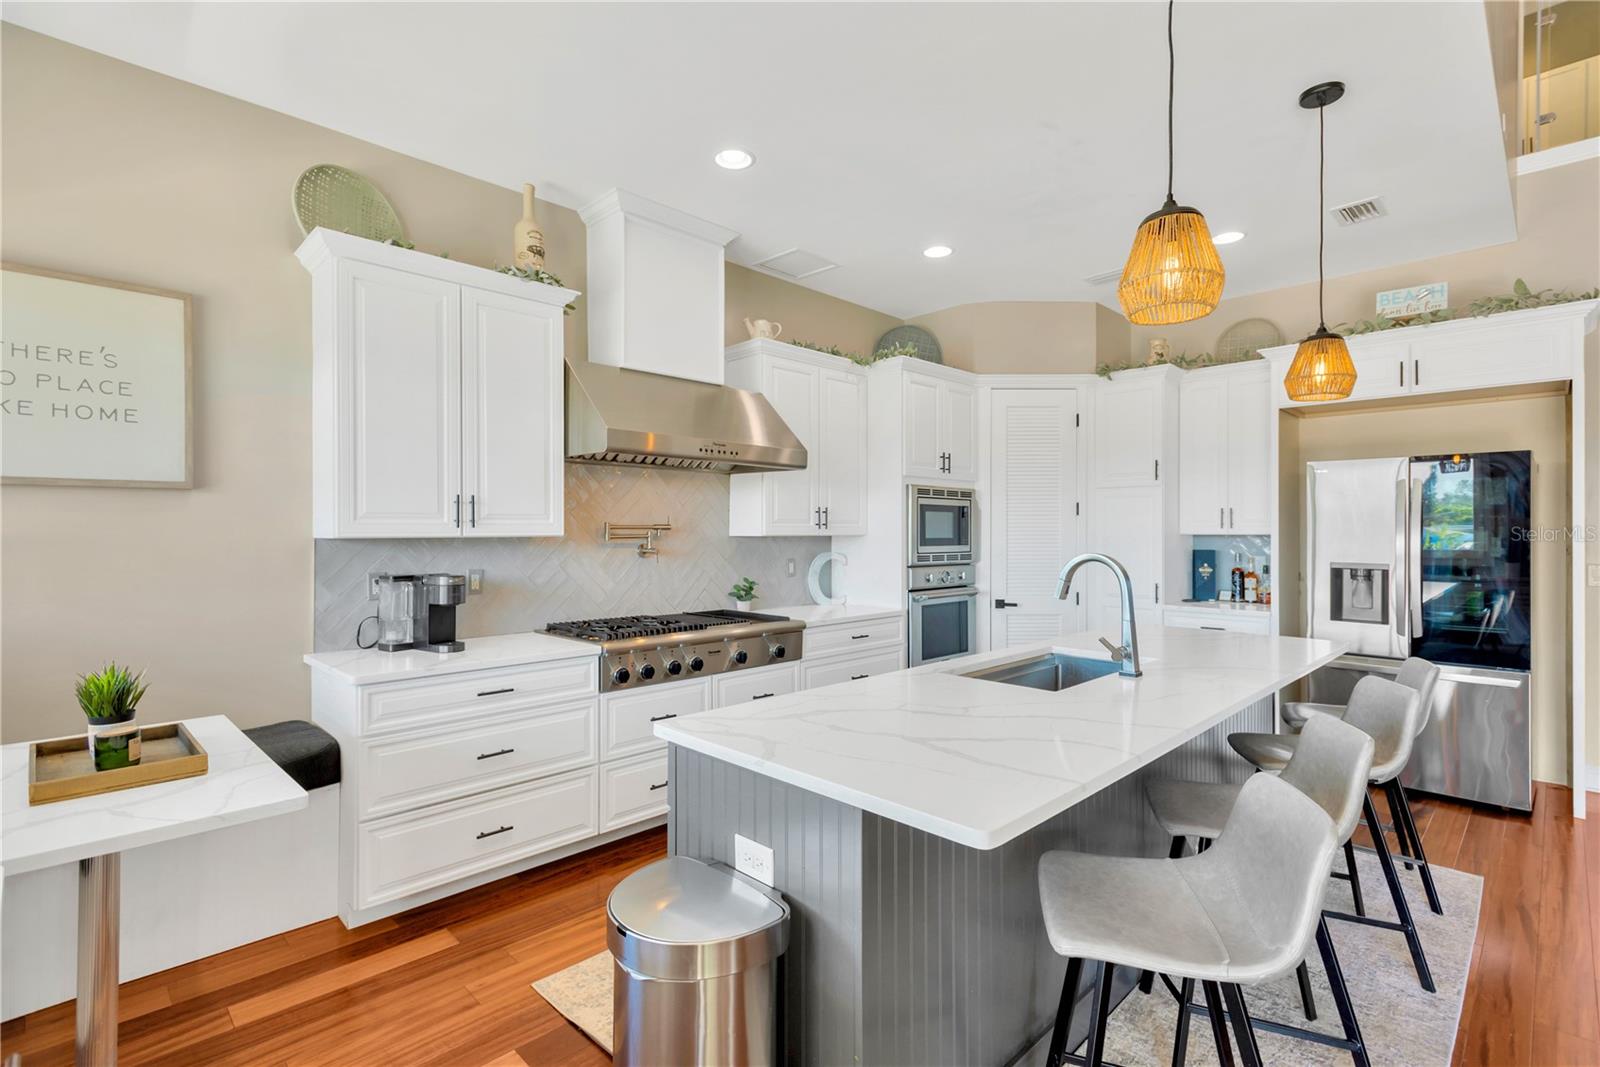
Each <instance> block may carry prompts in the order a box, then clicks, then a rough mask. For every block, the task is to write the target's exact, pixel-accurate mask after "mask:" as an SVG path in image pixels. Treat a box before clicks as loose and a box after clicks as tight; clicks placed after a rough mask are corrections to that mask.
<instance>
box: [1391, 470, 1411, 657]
mask: <svg viewBox="0 0 1600 1067" xmlns="http://www.w3.org/2000/svg"><path fill="white" fill-rule="evenodd" d="M1410 478H1411V463H1410V461H1409V460H1401V461H1400V473H1399V474H1398V475H1397V476H1396V477H1395V483H1394V574H1393V575H1392V576H1391V577H1390V581H1389V631H1390V636H1391V637H1392V638H1393V640H1394V643H1395V648H1394V650H1393V651H1394V653H1395V654H1396V655H1398V656H1400V657H1401V658H1402V659H1404V658H1405V657H1406V656H1407V655H1409V654H1410V652H1411V630H1410V612H1409V610H1408V608H1407V606H1406V592H1407V590H1408V589H1409V588H1410V577H1409V574H1408V564H1407V560H1408V558H1409V557H1408V555H1407V545H1406V531H1407V530H1408V529H1409V528H1410V522H1409V518H1410V514H1409V512H1408V511H1407V507H1408V505H1409V503H1410V499H1411V480H1410Z"/></svg>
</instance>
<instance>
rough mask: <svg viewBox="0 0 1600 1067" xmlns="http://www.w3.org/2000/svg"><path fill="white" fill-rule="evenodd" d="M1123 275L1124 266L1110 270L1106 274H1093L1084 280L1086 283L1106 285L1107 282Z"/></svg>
mask: <svg viewBox="0 0 1600 1067" xmlns="http://www.w3.org/2000/svg"><path fill="white" fill-rule="evenodd" d="M1121 277H1122V268H1121V267H1118V268H1117V269H1116V270H1108V271H1106V272H1105V273H1104V274H1091V275H1089V276H1088V277H1087V278H1085V279H1084V280H1083V281H1084V284H1085V285H1104V284H1106V283H1107V282H1114V281H1116V280H1118V279H1119V278H1121Z"/></svg>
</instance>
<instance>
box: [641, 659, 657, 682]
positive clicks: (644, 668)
mask: <svg viewBox="0 0 1600 1067" xmlns="http://www.w3.org/2000/svg"><path fill="white" fill-rule="evenodd" d="M655 676H656V668H655V664H653V663H644V664H640V666H639V677H640V678H642V679H644V680H645V681H647V682H648V681H649V680H650V679H652V678H654V677H655Z"/></svg>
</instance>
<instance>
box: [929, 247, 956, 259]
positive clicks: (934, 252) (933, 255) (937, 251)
mask: <svg viewBox="0 0 1600 1067" xmlns="http://www.w3.org/2000/svg"><path fill="white" fill-rule="evenodd" d="M950 252H951V249H950V248H949V247H948V246H947V245H934V246H933V247H931V248H924V249H923V250H922V254H923V255H925V256H927V257H928V258H929V259H943V258H944V257H945V256H948V255H949V254H950Z"/></svg>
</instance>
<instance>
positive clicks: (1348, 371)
mask: <svg viewBox="0 0 1600 1067" xmlns="http://www.w3.org/2000/svg"><path fill="white" fill-rule="evenodd" d="M1343 95H1344V82H1323V83H1322V84H1320V85H1313V86H1312V87H1311V88H1309V89H1307V90H1306V91H1305V92H1303V93H1301V94H1300V106H1301V107H1304V108H1313V107H1314V108H1316V109H1317V140H1318V147H1317V329H1316V331H1315V332H1314V333H1312V335H1311V336H1310V337H1307V338H1306V339H1305V340H1304V341H1301V342H1300V347H1299V348H1296V349H1295V350H1294V362H1292V363H1290V364H1289V373H1288V374H1286V375H1284V379H1283V389H1284V392H1286V393H1287V394H1289V399H1290V400H1299V401H1302V402H1313V403H1314V402H1317V401H1326V400H1343V399H1345V398H1346V397H1348V396H1349V395H1350V390H1352V389H1354V388H1355V385H1356V365H1355V362H1354V361H1353V360H1351V358H1350V347H1349V346H1348V345H1346V344H1345V343H1344V338H1343V337H1340V336H1339V335H1338V334H1336V333H1334V332H1332V331H1331V330H1329V329H1328V322H1327V319H1326V317H1325V316H1324V314H1323V311H1322V274H1323V270H1322V249H1323V245H1324V244H1326V243H1327V231H1328V219H1327V216H1326V214H1325V213H1324V211H1323V206H1324V205H1323V195H1324V186H1325V185H1326V184H1327V171H1328V136H1327V123H1326V121H1325V117H1324V115H1323V109H1324V108H1326V107H1327V106H1328V105H1329V104H1331V103H1333V102H1334V101H1336V100H1338V99H1339V98H1340V97H1342V96H1343Z"/></svg>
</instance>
